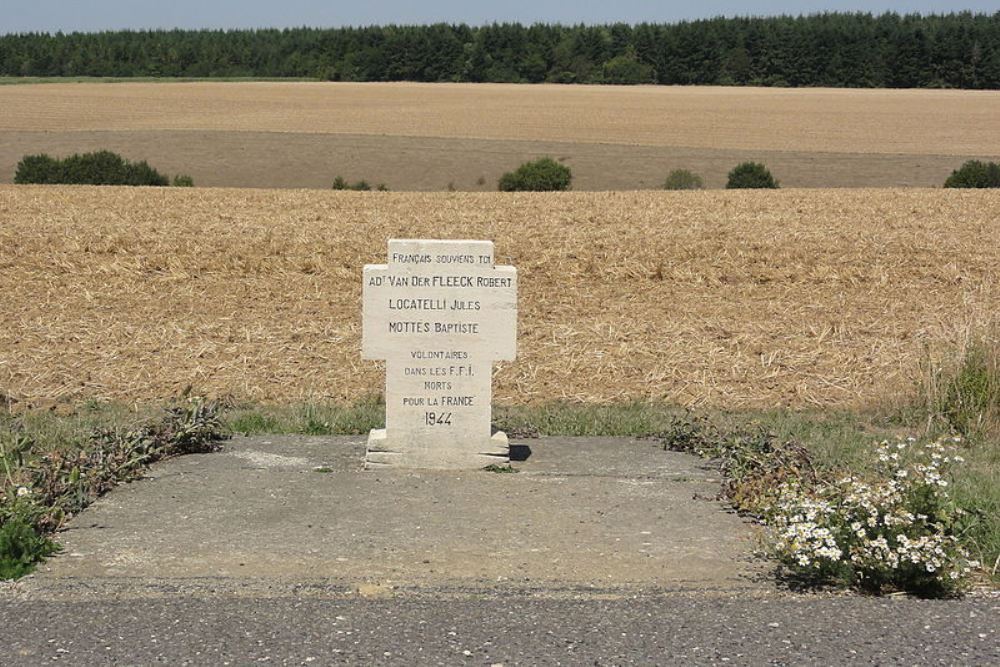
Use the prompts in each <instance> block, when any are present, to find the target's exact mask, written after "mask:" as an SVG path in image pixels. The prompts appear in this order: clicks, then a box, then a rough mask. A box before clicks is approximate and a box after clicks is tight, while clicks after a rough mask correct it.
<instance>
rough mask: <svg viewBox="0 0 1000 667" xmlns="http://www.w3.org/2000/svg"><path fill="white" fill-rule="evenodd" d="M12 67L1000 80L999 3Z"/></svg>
mask: <svg viewBox="0 0 1000 667" xmlns="http://www.w3.org/2000/svg"><path fill="white" fill-rule="evenodd" d="M0 75H3V76H40V77H50V76H101V77H139V76H141V77H267V78H270V77H305V78H317V79H323V80H333V81H471V82H480V81H490V82H527V83H537V82H543V81H548V82H556V83H611V84H635V83H659V84H721V85H755V86H757V85H760V86H834V87H852V88H928V87H948V88H994V89H995V88H1000V12H997V13H995V14H993V15H987V14H972V13H969V12H963V13H955V14H947V15H928V16H921V15H905V16H901V15H899V14H893V13H889V14H881V15H878V16H874V15H871V14H842V13H831V14H817V15H811V16H800V17H790V16H783V17H773V18H716V19H709V20H701V21H690V22H682V23H675V24H649V23H642V24H637V25H627V24H614V25H601V26H587V25H573V26H567V25H548V24H535V25H531V26H524V25H520V24H516V23H504V24H493V25H485V26H481V27H471V26H468V25H448V24H436V25H427V26H395V25H389V26H371V27H359V28H332V29H317V28H295V29H284V30H278V29H266V30H232V31H226V30H167V31H162V30H161V31H116V32H101V33H72V34H62V33H56V34H46V33H28V34H10V35H3V36H0Z"/></svg>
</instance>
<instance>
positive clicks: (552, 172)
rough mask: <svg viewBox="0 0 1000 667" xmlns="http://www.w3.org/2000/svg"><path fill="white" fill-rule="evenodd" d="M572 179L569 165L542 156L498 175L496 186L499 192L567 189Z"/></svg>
mask: <svg viewBox="0 0 1000 667" xmlns="http://www.w3.org/2000/svg"><path fill="white" fill-rule="evenodd" d="M572 180H573V174H572V172H570V169H569V167H567V166H565V165H562V164H559V163H558V162H556V161H555V160H553V159H552V158H550V157H543V158H539V159H538V160H535V161H534V162H525V163H524V164H522V165H521V166H520V167H518V168H517V169H516V170H515V171H509V172H507V173H506V174H504V175H503V176H501V177H500V182H499V183H498V187H499V189H500V191H501V192H552V191H558V190H569V185H570V181H572Z"/></svg>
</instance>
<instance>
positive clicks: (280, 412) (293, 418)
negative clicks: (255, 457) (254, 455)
mask: <svg viewBox="0 0 1000 667" xmlns="http://www.w3.org/2000/svg"><path fill="white" fill-rule="evenodd" d="M222 423H223V425H224V426H225V427H226V428H227V429H228V430H229V431H231V432H233V433H242V434H243V435H257V434H279V433H295V434H299V435H362V434H366V433H368V432H369V431H370V430H372V429H373V428H382V427H383V426H384V425H385V403H383V401H382V397H381V396H379V395H374V396H369V397H366V398H363V399H361V400H359V401H356V402H354V403H350V404H346V405H345V404H339V403H319V402H307V403H298V404H291V405H254V404H249V403H245V404H240V405H236V406H233V407H230V408H227V409H226V410H225V411H224V412H223V413H222Z"/></svg>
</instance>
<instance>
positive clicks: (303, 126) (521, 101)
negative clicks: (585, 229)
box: [0, 82, 1000, 190]
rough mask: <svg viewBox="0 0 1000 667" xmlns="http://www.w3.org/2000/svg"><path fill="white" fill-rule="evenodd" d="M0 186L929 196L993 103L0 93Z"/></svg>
mask: <svg viewBox="0 0 1000 667" xmlns="http://www.w3.org/2000/svg"><path fill="white" fill-rule="evenodd" d="M0 108H2V109H3V114H2V116H0V181H3V182H10V181H11V180H12V179H13V174H14V168H15V165H16V164H17V161H18V160H19V159H20V158H21V157H22V156H23V155H25V154H29V153H38V152H49V153H53V154H57V155H66V154H69V153H74V152H81V151H87V150H96V149H105V148H106V149H109V150H114V151H117V152H120V153H122V154H123V155H125V156H126V157H129V158H132V159H147V160H149V161H150V162H151V163H152V164H153V165H154V166H155V167H157V168H159V169H161V170H164V171H168V172H170V173H178V172H181V173H188V174H191V175H192V176H193V177H194V179H195V181H196V183H198V184H199V185H208V186H242V187H291V188H294V187H311V188H329V187H330V183H331V182H332V181H333V178H334V176H336V175H342V176H345V177H347V178H349V179H360V178H365V179H367V180H369V181H370V182H373V183H378V182H384V183H387V184H388V185H389V187H391V188H392V189H393V190H445V189H446V188H448V186H449V185H450V186H451V187H454V188H456V189H458V190H493V189H495V188H496V182H497V178H498V177H499V176H500V174H501V173H503V172H504V171H507V170H510V169H512V168H514V167H516V166H517V165H518V164H520V162H522V161H524V160H527V159H530V158H533V157H536V156H538V155H543V154H549V155H552V156H553V157H557V158H560V159H562V160H563V161H564V162H565V163H566V164H568V165H570V166H571V167H572V168H573V169H574V173H575V176H576V180H575V183H574V185H575V187H576V189H582V190H607V189H614V190H623V189H644V188H659V187H660V186H661V185H662V183H663V180H664V178H665V177H666V175H667V173H668V172H669V171H670V170H672V169H678V168H686V169H693V170H695V171H697V172H699V173H700V174H702V175H703V176H704V177H705V179H706V184H707V185H708V186H710V187H721V186H722V185H723V184H724V183H725V175H726V173H727V172H728V170H729V169H731V168H732V167H733V166H734V165H736V164H737V163H739V162H742V161H744V160H748V159H753V160H763V161H765V162H766V163H767V165H768V166H769V167H770V168H771V170H772V171H773V172H774V173H775V176H776V177H777V178H779V179H780V180H781V181H782V182H783V183H784V184H785V185H786V186H789V187H841V186H848V187H860V186H869V187H872V186H940V185H941V184H942V183H943V182H944V179H945V178H946V177H947V176H948V174H949V173H951V170H952V169H955V168H956V167H958V166H959V165H960V164H961V163H962V162H963V161H964V160H965V159H969V158H985V159H990V158H993V159H995V158H996V156H997V155H1000V92H997V91H955V90H839V89H838V90H834V89H777V88H732V87H726V88H716V87H668V86H626V87H622V86H559V85H500V84H497V85H494V84H416V83H367V84H352V83H302V82H288V83H280V82H257V83H233V82H220V83H214V82H212V83H210V82H201V83H51V84H49V83H46V84H30V85H10V86H0Z"/></svg>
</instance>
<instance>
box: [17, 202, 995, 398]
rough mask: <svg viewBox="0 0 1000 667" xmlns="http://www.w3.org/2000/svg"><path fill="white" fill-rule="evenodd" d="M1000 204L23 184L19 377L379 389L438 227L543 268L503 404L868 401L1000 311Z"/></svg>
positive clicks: (254, 388) (528, 277)
mask: <svg viewBox="0 0 1000 667" xmlns="http://www.w3.org/2000/svg"><path fill="white" fill-rule="evenodd" d="M998 213H1000V192H989V191H941V190H938V191H932V190H840V191H838V190H781V191H716V192H688V193H666V192H646V193H641V192H630V193H562V194H555V193H553V194H541V193H539V194H516V195H514V194H499V193H490V194H471V193H435V194H421V193H352V192H318V191H289V190H270V191H264V190H235V189H231V190H222V189H194V190H191V189H173V188H168V189H145V188H104V187H102V188H97V187H35V186H20V187H13V186H0V298H2V304H3V307H2V309H0V317H2V321H0V392H2V393H3V394H5V395H6V396H7V397H9V398H10V399H12V400H15V401H18V402H19V404H21V405H29V404H45V403H48V402H52V401H79V400H83V399H88V398H95V399H103V398H108V399H118V400H125V401H147V400H159V399H163V398H166V397H169V396H172V395H174V394H176V393H178V392H180V391H182V390H183V389H184V388H185V387H186V386H188V385H193V387H194V388H195V390H196V391H200V392H207V393H211V394H216V395H220V394H231V395H234V396H237V397H242V398H250V399H256V400H262V401H286V400H298V399H334V400H351V399H355V398H358V397H361V396H363V395H366V394H370V393H373V392H377V391H379V390H380V388H381V386H382V382H383V378H382V375H381V370H380V367H379V365H378V364H376V363H372V362H364V361H362V360H361V359H360V319H361V312H360V290H361V268H362V265H363V264H365V263H382V262H384V261H385V249H386V240H387V239H388V238H392V237H398V238H408V237H418V238H419V237H426V238H486V239H493V240H494V241H495V242H496V248H497V259H498V261H499V262H502V263H509V264H513V265H514V266H516V267H517V268H518V269H519V271H520V274H519V282H520V314H519V356H518V359H517V361H515V362H511V363H506V364H503V365H502V366H500V367H498V370H497V373H496V378H495V387H496V399H497V400H498V401H499V402H501V403H507V404H512V403H539V402H544V401H549V400H553V399H567V400H580V401H599V402H612V401H622V400H626V399H631V398H648V399H652V400H662V401H667V402H671V403H680V404H685V405H700V406H719V407H728V408H741V407H769V406H790V407H807V406H812V405H818V406H845V407H846V406H855V405H859V404H863V403H868V402H872V401H878V400H880V399H881V398H883V397H885V396H886V395H887V394H897V393H898V392H900V391H909V390H911V389H912V388H913V386H914V383H915V382H916V381H917V380H918V379H919V377H920V374H921V372H922V371H921V368H922V364H924V362H925V361H926V360H927V359H928V358H929V357H928V355H931V356H933V355H934V354H935V353H937V352H940V351H942V350H947V349H951V348H953V347H954V346H956V345H961V343H962V341H963V340H964V336H966V335H967V334H968V333H969V332H970V331H974V330H993V331H995V330H996V326H997V324H998V322H997V319H998V313H1000V280H998V279H1000V247H998V246H1000V244H998V243H997V238H1000V215H998Z"/></svg>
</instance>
